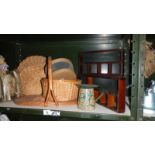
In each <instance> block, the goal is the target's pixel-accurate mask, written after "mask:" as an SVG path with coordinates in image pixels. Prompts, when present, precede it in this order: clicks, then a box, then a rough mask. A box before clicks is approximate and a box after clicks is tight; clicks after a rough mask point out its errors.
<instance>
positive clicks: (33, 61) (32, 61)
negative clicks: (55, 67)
mask: <svg viewBox="0 0 155 155" xmlns="http://www.w3.org/2000/svg"><path fill="white" fill-rule="evenodd" d="M45 64H46V57H44V56H38V55H35V56H29V57H27V58H25V59H24V60H23V61H22V62H21V63H20V64H19V67H18V71H19V72H21V71H22V70H24V69H25V68H27V67H29V66H40V67H44V66H45Z"/></svg>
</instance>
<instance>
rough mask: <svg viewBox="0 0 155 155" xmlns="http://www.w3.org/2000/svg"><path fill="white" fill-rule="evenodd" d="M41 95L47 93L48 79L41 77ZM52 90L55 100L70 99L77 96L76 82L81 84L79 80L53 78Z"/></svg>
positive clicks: (74, 98)
mask: <svg viewBox="0 0 155 155" xmlns="http://www.w3.org/2000/svg"><path fill="white" fill-rule="evenodd" d="M41 83H42V89H43V96H44V97H45V96H46V94H47V88H48V87H47V86H48V80H47V79H46V78H43V79H42V80H41ZM52 83H53V92H54V96H55V97H56V100H57V101H71V100H76V99H77V97H78V87H77V84H81V81H80V80H53V81H52Z"/></svg>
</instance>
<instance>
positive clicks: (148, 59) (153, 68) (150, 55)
mask: <svg viewBox="0 0 155 155" xmlns="http://www.w3.org/2000/svg"><path fill="white" fill-rule="evenodd" d="M154 72H155V53H154V52H153V50H146V51H145V61H144V77H145V78H149V76H151V75H152V74H153V73H154Z"/></svg>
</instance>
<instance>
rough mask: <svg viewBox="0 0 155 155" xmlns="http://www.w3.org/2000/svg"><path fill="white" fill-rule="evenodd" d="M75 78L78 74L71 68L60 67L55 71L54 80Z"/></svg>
mask: <svg viewBox="0 0 155 155" xmlns="http://www.w3.org/2000/svg"><path fill="white" fill-rule="evenodd" d="M60 79H64V80H75V79H76V74H75V72H74V71H73V70H71V69H60V70H57V71H54V72H53V80H60Z"/></svg>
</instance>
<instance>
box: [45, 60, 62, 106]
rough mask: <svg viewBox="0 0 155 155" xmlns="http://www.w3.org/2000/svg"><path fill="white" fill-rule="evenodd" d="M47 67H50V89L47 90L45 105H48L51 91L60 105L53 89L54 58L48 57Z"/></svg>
mask: <svg viewBox="0 0 155 155" xmlns="http://www.w3.org/2000/svg"><path fill="white" fill-rule="evenodd" d="M47 65H48V66H47V69H48V91H47V96H46V99H45V106H47V102H48V99H49V96H50V93H51V95H52V98H53V101H54V103H55V104H56V105H57V106H58V105H59V104H58V102H57V101H56V98H55V96H54V91H53V79H52V58H51V57H48V64H47Z"/></svg>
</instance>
